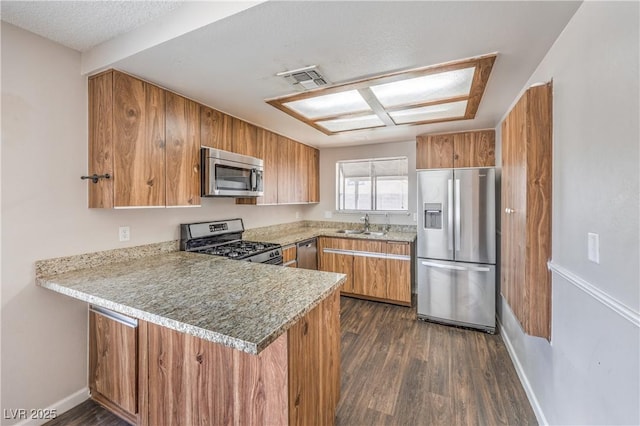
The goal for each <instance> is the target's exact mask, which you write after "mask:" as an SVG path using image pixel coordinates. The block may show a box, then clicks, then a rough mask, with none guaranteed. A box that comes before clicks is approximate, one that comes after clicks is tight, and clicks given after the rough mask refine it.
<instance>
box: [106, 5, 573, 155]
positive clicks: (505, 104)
mask: <svg viewBox="0 0 640 426" xmlns="http://www.w3.org/2000/svg"><path fill="white" fill-rule="evenodd" d="M579 6H580V3H579V2H560V1H518V2H508V1H507V2H503V1H468V2H463V1H434V2H431V1H372V2H366V1H362V2H361V1H322V2H315V1H283V2H272V1H268V2H266V3H262V4H259V5H257V6H255V7H252V8H250V9H247V10H245V11H243V12H241V13H238V14H235V15H233V16H230V17H228V18H226V19H223V20H220V21H218V22H215V23H213V24H211V25H208V26H206V27H203V28H200V29H198V30H196V31H192V32H190V33H187V34H184V35H183V36H181V37H177V38H174V39H172V40H169V41H167V42H165V43H162V44H160V45H157V46H154V47H152V48H150V49H147V50H145V51H142V52H139V53H138V54H136V55H133V56H130V57H128V58H126V59H123V60H121V61H119V62H116V63H115V64H114V66H115V67H116V68H119V69H122V70H124V71H128V72H130V73H132V74H135V75H139V76H142V77H144V78H146V79H149V80H150V81H152V82H156V83H158V84H160V85H162V86H164V87H167V88H169V89H172V90H175V91H177V92H179V93H183V94H185V95H186V96H188V97H191V98H193V99H195V100H198V101H200V102H202V103H204V104H207V105H210V106H212V107H214V108H217V109H219V110H221V111H223V112H226V113H228V114H231V115H234V116H236V117H239V118H242V119H244V120H247V121H249V122H251V123H254V124H257V125H259V126H261V127H265V128H267V129H269V130H272V131H275V132H277V133H280V134H283V135H285V136H288V137H290V138H293V139H296V140H299V141H301V142H305V143H308V144H311V145H314V146H317V147H330V146H345V145H358V144H370V143H380V142H395V141H408V140H412V139H415V136H416V135H417V134H423V133H428V132H434V133H435V132H450V131H464V130H472V129H485V128H493V127H495V126H496V125H497V124H498V123H499V121H500V119H501V118H502V116H503V115H504V114H505V113H506V111H508V109H509V107H510V105H511V103H512V102H513V101H514V99H516V97H517V96H518V94H519V92H520V90H521V89H522V88H523V85H524V84H525V82H526V81H527V80H528V79H529V77H530V76H531V74H533V71H534V70H535V68H536V67H537V65H538V64H539V63H540V61H541V60H542V58H543V57H544V55H545V54H546V53H547V51H548V50H549V48H550V47H551V45H552V44H553V42H554V41H555V40H556V39H557V37H558V35H559V34H560V32H561V31H562V30H563V29H564V27H565V26H566V24H567V22H569V20H570V19H571V17H572V16H573V14H574V13H575V11H576V10H577V9H578V7H579ZM493 52H497V53H498V57H497V59H496V62H495V64H494V67H493V71H492V74H491V77H490V78H489V82H488V84H487V88H486V91H485V94H484V96H483V99H482V101H481V103H480V106H479V108H478V112H477V114H476V117H475V118H474V119H472V120H460V121H451V122H446V123H434V124H424V125H417V126H396V127H388V128H379V129H369V130H356V131H352V132H345V133H341V134H337V135H332V136H328V135H325V134H323V133H322V132H320V131H319V130H316V129H314V128H312V127H310V126H308V125H306V124H304V123H302V122H300V121H298V120H296V119H295V118H293V117H290V116H289V115H288V114H285V113H284V112H282V111H280V110H278V109H276V108H274V107H272V106H270V105H268V104H267V103H265V102H264V100H265V99H269V98H273V97H277V96H283V95H286V94H289V93H291V92H294V91H295V90H294V89H293V88H292V87H291V86H290V85H289V84H288V83H286V82H285V80H284V79H283V78H281V77H277V76H276V74H277V73H278V72H281V71H285V70H290V69H296V68H301V67H304V66H308V65H318V66H319V67H320V68H321V69H322V72H323V74H324V75H325V76H326V77H327V78H328V79H329V80H330V81H331V82H332V83H336V84H337V83H342V82H347V81H352V80H354V79H358V78H363V77H367V76H373V75H378V74H382V73H388V72H393V71H399V70H406V69H411V68H417V67H423V66H429V65H435V64H439V63H443V62H447V61H454V60H458V59H464V58H469V57H473V56H477V55H484V54H488V53H493Z"/></svg>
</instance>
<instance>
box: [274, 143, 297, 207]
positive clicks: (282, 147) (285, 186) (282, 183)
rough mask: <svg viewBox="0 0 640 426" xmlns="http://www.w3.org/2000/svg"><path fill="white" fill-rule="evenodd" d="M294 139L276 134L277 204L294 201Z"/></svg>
mask: <svg viewBox="0 0 640 426" xmlns="http://www.w3.org/2000/svg"><path fill="white" fill-rule="evenodd" d="M294 143H295V142H294V141H292V140H291V139H289V138H285V137H284V136H278V204H290V203H294V202H295V171H296V169H295V147H294Z"/></svg>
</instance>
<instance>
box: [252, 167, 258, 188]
mask: <svg viewBox="0 0 640 426" xmlns="http://www.w3.org/2000/svg"><path fill="white" fill-rule="evenodd" d="M257 187H258V177H257V174H256V169H251V190H252V191H257V190H258V188H257Z"/></svg>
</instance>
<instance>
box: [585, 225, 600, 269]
mask: <svg viewBox="0 0 640 426" xmlns="http://www.w3.org/2000/svg"><path fill="white" fill-rule="evenodd" d="M587 256H588V258H589V260H590V261H592V262H593V263H600V236H599V235H598V234H594V233H592V232H589V233H587Z"/></svg>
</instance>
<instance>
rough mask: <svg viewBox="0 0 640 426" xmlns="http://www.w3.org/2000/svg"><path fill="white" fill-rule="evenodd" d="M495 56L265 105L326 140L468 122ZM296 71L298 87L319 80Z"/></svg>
mask: <svg viewBox="0 0 640 426" xmlns="http://www.w3.org/2000/svg"><path fill="white" fill-rule="evenodd" d="M496 56H497V54H495V53H492V54H488V55H483V56H478V57H475V58H469V59H462V60H459V61H453V62H448V63H445V64H439V65H432V66H429V67H425V68H419V69H413V70H409V71H399V72H395V73H391V74H385V75H381V76H377V77H371V78H367V79H363V80H358V81H353V82H350V83H344V84H340V85H334V86H329V87H324V88H320V89H317V90H314V91H312V92H306V93H297V94H294V95H288V96H284V97H280V98H275V99H271V100H267V101H266V102H268V103H269V104H271V105H272V106H274V107H276V108H278V109H280V110H282V111H284V112H286V113H287V114H289V115H291V116H293V117H295V118H296V119H298V120H301V121H303V122H304V123H306V124H308V125H309V126H312V127H314V128H316V129H318V130H320V131H321V132H323V133H326V134H327V135H333V134H335V133H339V132H347V131H350V130H358V129H365V128H375V127H384V126H396V125H409V124H425V123H438V122H443V121H453V120H470V119H473V118H475V116H476V112H477V111H478V107H479V105H480V101H481V100H482V95H483V94H484V90H485V87H486V85H487V82H488V80H489V76H490V74H491V70H492V68H493V63H494V62H495V60H496ZM294 71H301V70H294ZM294 71H291V72H290V74H291V75H290V76H289V78H292V79H295V80H297V84H304V82H305V81H311V80H313V78H315V77H314V76H308V75H306V74H299V73H296V72H294ZM304 72H305V73H308V72H309V70H305V71H304Z"/></svg>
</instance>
